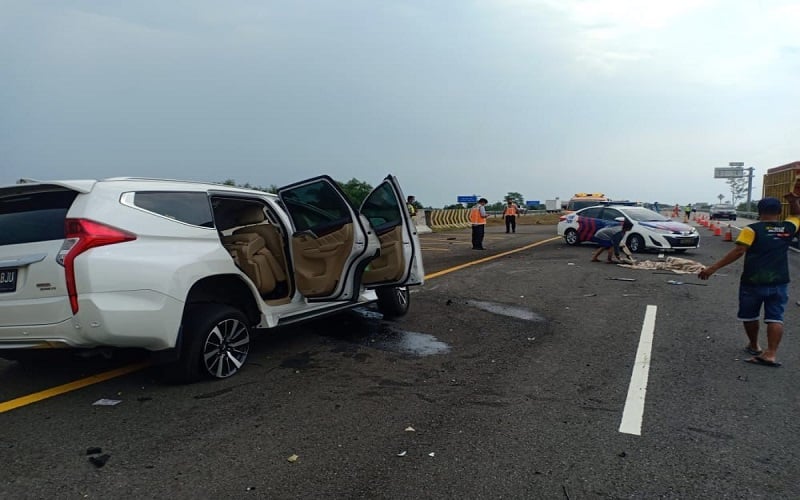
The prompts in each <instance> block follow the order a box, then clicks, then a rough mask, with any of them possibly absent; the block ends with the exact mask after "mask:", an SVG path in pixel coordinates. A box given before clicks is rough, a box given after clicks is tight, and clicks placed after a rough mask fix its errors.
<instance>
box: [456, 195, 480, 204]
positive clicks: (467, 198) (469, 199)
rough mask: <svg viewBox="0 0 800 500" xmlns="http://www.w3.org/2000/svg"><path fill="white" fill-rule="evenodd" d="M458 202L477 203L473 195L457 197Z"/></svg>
mask: <svg viewBox="0 0 800 500" xmlns="http://www.w3.org/2000/svg"><path fill="white" fill-rule="evenodd" d="M458 202H459V203H477V202H478V197H477V196H476V195H474V194H473V195H472V196H459V197H458Z"/></svg>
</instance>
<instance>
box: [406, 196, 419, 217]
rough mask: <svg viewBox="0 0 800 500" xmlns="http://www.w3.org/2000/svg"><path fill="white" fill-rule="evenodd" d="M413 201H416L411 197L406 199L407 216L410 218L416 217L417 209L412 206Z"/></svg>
mask: <svg viewBox="0 0 800 500" xmlns="http://www.w3.org/2000/svg"><path fill="white" fill-rule="evenodd" d="M415 201H417V199H416V198H414V197H413V196H409V197H408V198H406V207H407V208H408V215H410V216H411V217H414V216H415V215H417V207H416V206H414V202H415Z"/></svg>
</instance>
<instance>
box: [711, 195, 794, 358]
mask: <svg viewBox="0 0 800 500" xmlns="http://www.w3.org/2000/svg"><path fill="white" fill-rule="evenodd" d="M785 198H786V199H787V200H788V201H789V207H790V212H791V215H790V216H789V217H787V218H786V219H785V220H781V202H780V200H778V199H777V198H764V199H762V200H761V201H759V202H758V218H759V221H758V222H755V223H753V224H750V225H748V226H746V227H744V228H742V230H741V232H740V233H739V237H738V238H736V246H735V247H734V248H733V249H732V250H731V251H730V252H728V253H727V254H726V255H725V256H723V257H722V258H721V259H719V260H718V261H717V262H715V263H714V264H712V265H710V266H709V267H706V268H704V269H702V270H701V271H700V272H699V273H698V276H699V277H700V279H703V280H707V279H708V278H709V277H710V276H711V275H712V274H714V273H715V272H716V271H717V270H719V269H720V268H722V267H724V266H727V265H728V264H730V263H732V262H735V261H736V260H738V259H739V257H741V256H742V255H744V256H745V257H744V269H743V270H742V276H741V278H740V280H739V312H738V315H737V317H738V319H739V320H741V321H742V323H743V325H744V332H745V334H746V335H747V339H748V341H749V343H748V344H747V346H746V347H745V350H746V351H747V352H748V353H749V354H751V355H752V356H753V357H752V358H749V359H746V360H745V361H747V362H748V363H753V364H757V365H762V366H772V367H778V366H781V364H780V363H778V362H777V361H776V359H775V358H776V355H777V352H778V344H780V342H781V338H782V337H783V312H784V310H785V308H786V302H787V301H788V294H787V289H788V284H789V259H788V257H787V255H786V254H787V252H788V250H789V244H790V243H791V240H792V237H793V236H794V235H795V233H797V230H798V228H800V219H798V218H797V215H798V214H800V204H799V203H798V200H800V196H798V195H795V194H793V193H789V194H787V195H786V196H785ZM762 306H763V309H764V323H766V325H767V349H766V350H765V351H762V350H761V347H760V346H759V344H758V320H759V316H760V315H761V308H762Z"/></svg>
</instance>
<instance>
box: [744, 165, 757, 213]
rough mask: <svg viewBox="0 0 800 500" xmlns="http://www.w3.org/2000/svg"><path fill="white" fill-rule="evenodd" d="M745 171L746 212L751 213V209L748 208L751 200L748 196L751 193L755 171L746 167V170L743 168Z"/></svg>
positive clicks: (750, 207)
mask: <svg viewBox="0 0 800 500" xmlns="http://www.w3.org/2000/svg"><path fill="white" fill-rule="evenodd" d="M745 170H747V171H748V172H747V211H748V212H752V211H753V207H752V206H750V199H751V197H750V194H751V193H752V191H753V170H755V169H754V168H753V167H747V168H745Z"/></svg>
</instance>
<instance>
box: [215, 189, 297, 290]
mask: <svg viewBox="0 0 800 500" xmlns="http://www.w3.org/2000/svg"><path fill="white" fill-rule="evenodd" d="M212 206H213V209H214V220H215V222H216V226H217V230H218V231H219V234H220V239H221V241H222V245H223V246H224V247H225V249H226V250H227V251H228V253H230V255H231V258H232V259H233V261H234V262H235V263H236V265H237V266H238V267H239V269H241V270H242V271H243V272H244V273H245V274H246V275H247V276H248V277H249V278H250V279H251V280H252V281H253V283H254V284H255V286H256V288H257V289H258V291H259V293H260V294H261V296H262V297H263V298H264V299H265V300H270V301H277V302H281V301H283V302H288V301H289V299H290V297H291V295H292V280H290V279H289V275H290V268H289V259H288V258H287V253H286V246H285V238H284V236H283V231H282V228H281V227H280V225H279V224H278V223H277V220H275V221H273V220H270V218H269V217H268V216H267V213H268V208H267V207H266V206H265V205H264V204H262V203H260V202H258V201H253V200H242V199H232V198H214V199H213V200H212Z"/></svg>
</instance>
